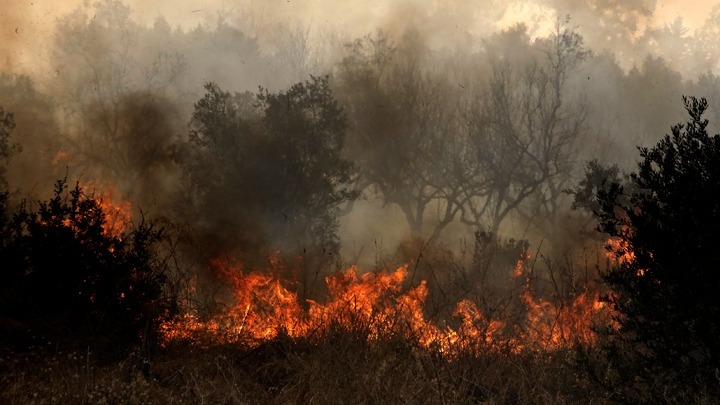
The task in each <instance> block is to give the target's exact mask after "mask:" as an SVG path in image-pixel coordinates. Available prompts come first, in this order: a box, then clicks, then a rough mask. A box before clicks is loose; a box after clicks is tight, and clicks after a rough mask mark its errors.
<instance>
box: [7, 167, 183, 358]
mask: <svg viewBox="0 0 720 405" xmlns="http://www.w3.org/2000/svg"><path fill="white" fill-rule="evenodd" d="M0 208H3V209H5V210H6V209H7V207H6V206H3V207H0ZM5 214H6V215H5V219H6V220H5V221H3V222H2V223H0V227H1V228H0V263H1V265H0V321H1V322H2V323H1V324H0V327H1V328H2V329H3V337H4V338H5V339H7V341H6V342H5V343H10V344H19V345H20V346H22V345H23V344H27V341H26V340H24V339H26V338H28V337H30V336H36V337H40V336H43V337H44V338H45V339H48V340H49V341H52V342H53V343H56V344H59V345H61V346H68V347H78V348H86V347H91V348H93V349H94V350H98V351H100V352H102V353H103V354H105V355H108V356H114V355H121V354H123V352H124V351H125V349H127V348H129V347H130V346H131V345H134V344H138V343H141V342H143V343H150V342H152V340H153V339H154V336H153V332H154V328H155V327H156V326H157V322H158V321H159V319H160V318H161V317H162V316H163V315H165V314H166V313H167V311H168V310H169V309H170V307H169V305H168V304H169V302H170V301H169V300H167V299H165V298H163V297H164V296H163V286H164V281H165V279H164V275H163V274H162V273H161V272H160V271H159V270H158V266H157V264H156V263H155V262H154V255H153V252H152V248H153V246H154V244H155V243H156V242H157V241H158V240H159V238H160V237H161V231H160V230H158V229H155V227H153V226H152V225H149V224H147V223H145V222H144V221H143V222H142V223H140V224H139V225H138V226H137V227H135V228H134V229H133V230H132V231H125V232H124V233H122V234H120V235H113V234H111V233H109V232H107V231H106V230H105V229H104V228H103V225H104V223H105V221H106V214H105V213H104V212H103V210H102V207H101V206H100V202H99V201H98V200H96V199H94V198H92V197H88V196H86V195H85V194H84V193H83V190H82V189H81V188H80V187H79V186H77V185H76V186H75V187H74V188H73V189H72V190H70V191H69V192H67V185H66V181H65V180H60V181H58V182H57V184H56V187H55V193H54V196H53V197H52V198H51V199H50V200H49V201H45V202H40V203H39V204H38V206H37V209H30V208H29V207H28V204H26V203H24V204H22V205H21V206H20V207H19V209H18V210H17V212H15V213H14V214H13V215H12V216H10V215H7V212H5Z"/></svg>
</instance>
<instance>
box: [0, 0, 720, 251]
mask: <svg viewBox="0 0 720 405" xmlns="http://www.w3.org/2000/svg"><path fill="white" fill-rule="evenodd" d="M713 6H714V3H713V2H701V3H695V4H694V5H693V7H692V8H691V9H689V8H687V7H686V6H685V5H684V4H683V2H682V1H679V0H673V1H664V2H657V1H654V0H633V1H623V2H618V1H613V0H583V1H575V0H526V1H519V0H518V1H511V2H504V1H486V2H482V4H478V2H475V1H469V0H468V1H449V2H448V1H440V0H432V1H428V0H395V1H381V0H372V1H368V2H339V1H331V0H317V1H313V2H299V1H294V0H291V1H287V0H273V1H246V2H231V1H225V0H213V1H204V2H190V1H184V2H179V1H175V0H163V1H154V2H147V1H141V0H126V1H124V2H123V1H119V0H105V1H100V2H97V3H94V2H93V3H90V2H83V1H81V0H77V1H64V2H48V1H24V2H16V1H12V2H11V1H9V0H3V1H2V2H1V3H0V13H1V15H0V56H2V58H0V70H1V71H2V72H3V73H4V76H2V82H1V83H0V85H1V86H2V89H1V90H2V91H0V105H2V106H3V108H4V109H5V110H6V111H13V112H15V114H16V122H17V124H18V125H17V128H16V130H15V132H14V135H13V138H14V142H15V143H17V144H18V145H20V146H21V148H22V152H21V153H20V154H18V155H17V156H15V157H14V158H13V161H12V163H11V166H10V168H9V172H8V176H9V177H10V178H9V180H10V184H11V185H12V186H13V187H14V188H16V189H23V190H26V191H32V190H36V191H42V190H44V189H45V187H46V186H44V185H42V186H41V183H43V182H44V183H47V182H50V183H51V182H52V181H53V177H57V176H62V175H63V174H64V173H65V172H66V170H67V171H69V174H70V175H71V177H72V176H75V177H83V178H87V179H100V180H105V181H110V182H112V183H114V184H116V185H117V187H118V189H119V190H120V191H121V193H122V195H123V197H124V198H128V199H130V200H131V201H132V202H133V204H134V206H136V207H141V208H142V209H143V210H145V211H147V212H150V213H155V214H157V215H162V216H168V217H172V216H173V215H175V219H176V220H178V221H181V222H184V223H193V221H194V220H195V219H194V218H189V217H188V215H189V214H188V211H187V207H188V206H190V205H192V204H191V200H192V199H193V198H194V196H187V195H184V194H183V192H182V191H181V190H182V187H183V186H184V185H186V184H187V181H188V179H187V178H186V177H184V176H185V174H184V172H183V167H184V166H186V165H187V157H188V153H189V152H188V149H189V148H191V147H192V145H190V143H189V141H188V132H189V128H188V123H189V122H190V118H191V114H192V112H193V109H194V103H196V102H197V101H198V100H199V99H200V98H201V97H202V95H203V94H204V90H203V85H204V83H205V82H208V81H211V82H214V83H217V85H218V86H219V88H220V89H222V90H224V91H228V92H233V93H234V92H240V93H241V92H243V91H251V92H255V91H257V88H258V86H262V87H263V88H265V89H267V90H268V91H270V92H279V91H284V90H286V89H288V88H289V87H290V86H292V85H293V84H294V83H297V82H300V81H303V80H306V79H307V78H308V77H309V75H310V74H314V75H323V74H330V75H331V84H332V87H333V91H334V96H335V97H336V98H337V99H338V100H339V101H340V102H341V103H342V104H343V105H344V107H345V109H346V113H347V118H348V123H349V124H350V129H349V134H348V139H347V144H346V148H345V150H344V153H345V156H346V157H347V158H350V159H352V160H354V161H355V163H356V164H357V165H358V166H360V167H359V169H360V171H361V172H362V171H363V170H365V177H364V181H365V183H363V184H362V185H363V187H362V188H363V189H364V191H365V194H364V199H363V200H362V201H360V202H358V203H356V204H355V205H354V206H352V207H350V208H352V209H351V210H350V213H349V214H346V215H344V216H341V217H340V223H341V228H340V244H341V247H342V251H343V253H344V257H345V259H346V260H348V261H357V260H365V261H366V262H370V261H375V260H376V256H377V252H382V255H385V254H388V255H389V254H392V252H393V250H394V247H395V245H398V244H399V243H400V241H401V240H402V239H403V238H404V237H405V236H407V235H408V234H411V233H413V234H414V236H416V237H430V236H433V237H438V238H440V237H442V238H444V240H449V241H457V240H459V239H461V238H463V237H464V235H467V234H471V232H472V230H473V227H474V225H467V223H472V221H471V220H470V219H468V218H469V216H471V213H470V211H472V210H470V209H466V208H462V209H461V208H458V209H457V211H453V209H455V208H454V207H455V206H454V205H453V204H456V203H457V201H456V200H458V199H459V197H458V196H457V195H458V194H452V193H453V192H455V191H456V190H457V189H459V187H460V186H461V184H460V183H453V182H451V181H448V180H447V179H448V178H450V177H452V176H453V175H455V174H456V173H455V172H458V171H460V170H463V169H467V170H470V169H473V170H479V169H478V168H477V167H471V166H468V165H467V164H466V163H467V162H470V161H472V159H473V156H475V157H477V156H476V155H472V153H475V152H477V150H472V148H470V147H464V146H463V145H465V146H467V145H468V143H467V142H468V139H470V138H471V135H472V134H471V132H472V130H471V128H475V130H477V128H486V126H485V127H483V125H487V122H486V121H487V120H485V121H483V120H484V119H486V118H487V116H488V112H489V111H490V110H491V109H492V108H493V104H492V98H491V96H492V95H493V91H496V92H497V91H498V89H501V88H503V87H502V86H501V85H506V87H504V88H503V89H505V90H507V94H508V96H509V97H510V98H512V97H515V99H520V98H521V97H523V96H524V95H525V94H524V93H523V91H524V90H523V87H522V86H523V85H526V86H527V85H533V86H535V87H533V89H541V86H540V85H538V82H537V80H539V79H538V77H540V76H541V74H544V73H546V71H541V70H535V71H533V69H548V66H550V65H551V63H550V62H548V59H547V57H548V49H550V48H549V47H550V46H551V45H552V35H553V34H554V33H556V31H555V30H556V29H557V27H558V26H557V24H558V23H560V26H561V28H567V29H570V30H572V31H573V32H575V33H577V34H579V35H580V36H582V38H583V40H584V43H583V45H584V47H585V49H587V50H589V51H592V54H593V55H592V56H591V57H588V58H587V59H585V60H584V61H582V62H581V63H578V64H577V66H573V68H572V69H568V71H567V75H568V76H567V80H566V81H565V82H564V85H563V88H562V89H561V90H562V92H563V97H564V98H563V99H562V103H561V104H562V108H563V109H565V110H563V111H565V112H567V114H569V115H570V111H575V110H570V109H569V107H571V106H586V105H587V106H588V107H587V109H586V110H582V111H580V110H577V111H578V113H583V114H587V116H586V117H585V118H586V119H585V120H584V121H583V122H582V125H580V126H579V127H578V128H579V129H578V131H579V135H578V138H577V142H576V143H575V144H573V148H575V149H573V151H576V152H577V153H576V154H575V159H574V161H573V162H572V163H573V164H574V166H573V170H568V173H565V174H566V175H567V176H566V177H567V178H566V179H565V181H566V183H563V184H556V185H554V186H558V187H560V186H563V187H567V186H570V185H571V183H572V182H573V181H577V179H578V177H579V176H580V175H581V172H582V168H581V165H582V162H583V161H585V160H587V159H589V158H592V157H598V158H601V159H604V160H606V161H607V163H616V164H619V165H621V166H622V167H623V168H626V169H632V165H633V159H634V156H635V154H636V151H635V149H634V148H635V146H636V145H648V144H652V143H654V142H655V141H656V140H657V139H658V138H659V137H660V136H662V135H664V134H665V133H667V132H668V131H669V128H670V125H672V124H674V123H676V122H680V121H682V120H683V119H684V118H683V110H682V104H681V101H680V96H681V95H682V94H696V95H701V96H706V97H708V98H709V99H710V100H711V109H712V110H711V113H712V114H714V116H715V117H720V113H719V111H720V105H713V101H714V100H717V101H718V102H719V103H720V84H719V82H720V81H718V79H717V77H716V76H715V75H714V73H713V72H716V71H717V69H718V62H720V60H718V59H717V56H715V55H717V52H716V51H717V49H716V48H715V47H716V46H717V45H715V44H714V42H715V38H716V35H714V33H717V31H718V29H719V28H718V27H720V23H719V22H718V21H720V19H718V18H717V15H718V8H715V13H712V12H711V10H712V9H713ZM565 16H569V18H570V20H569V22H567V23H566V22H565V19H564V18H565ZM678 17H681V18H682V20H678V19H677V18H678ZM373 41H375V43H373ZM382 41H385V42H382ZM352 43H354V44H355V46H347V44H352ZM532 72H535V76H532V75H531V73H532ZM563 74H564V73H563ZM703 74H705V75H704V76H701V75H703ZM503 75H504V76H503ZM500 79H503V80H505V82H503V81H502V80H500ZM532 80H536V81H535V82H532ZM493 86H495V87H493ZM525 88H527V87H525ZM533 91H535V90H533ZM495 94H497V93H495ZM517 105H518V106H520V105H521V104H520V103H518V104H517ZM471 118H472V119H471ZM710 118H713V117H710ZM567 122H570V120H569V119H568V120H566V121H563V122H562V124H563V125H566V123H567ZM428 134H429V135H428ZM426 135H427V136H426ZM463 136H464V137H465V138H463ZM475 140H476V141H477V139H475ZM363 142H365V144H362V143H363ZM268 161H272V159H268ZM398 162H401V163H402V164H398ZM568 164H569V163H568ZM370 165H375V169H376V170H375V172H376V174H383V173H385V174H388V173H390V174H393V175H397V178H395V179H392V180H393V181H395V182H396V184H395V185H394V186H393V187H395V188H393V187H388V185H387V184H385V183H382V182H380V181H379V180H378V179H377V178H373V177H368V176H369V174H368V170H367V169H368V167H369V166H370ZM463 165H464V166H463ZM371 174H372V173H371ZM414 174H417V175H418V176H419V177H415V176H413V175H414ZM417 178H422V179H423V180H424V181H427V182H428V184H431V185H432V187H434V188H432V187H430V188H429V189H432V190H434V191H433V192H432V193H429V192H428V191H427V190H428V189H423V188H422V187H419V186H418V185H417V184H416V183H413V182H415V181H416V180H417ZM443 182H444V183H443ZM437 184H443V186H441V187H438V186H437ZM255 187H258V188H261V187H278V186H277V185H273V184H270V185H262V184H255ZM273 191H274V189H273ZM544 192H547V193H549V192H550V191H549V190H545V191H544ZM413 193H414V194H413ZM408 195H415V196H416V197H418V198H420V200H418V199H417V198H416V200H415V201H414V202H413V203H408V202H407V201H406V200H407V197H408ZM234 196H235V198H238V199H241V198H244V197H243V192H237V193H236V194H234ZM545 197H547V196H537V197H536V200H535V201H534V202H533V204H535V205H533V206H532V209H530V208H528V207H525V208H526V209H525V211H523V212H520V211H518V212H516V213H515V216H514V217H513V216H511V217H509V218H508V219H507V221H505V222H503V226H501V227H500V229H501V230H502V231H504V232H506V233H508V234H513V236H517V237H526V236H528V235H542V232H544V231H543V230H542V229H545V228H551V227H552V226H554V227H556V229H560V228H563V229H569V228H573V227H572V226H565V224H560V223H556V222H552V221H545V222H546V223H544V224H539V223H533V224H532V226H531V225H528V220H527V219H528V217H531V216H532V215H536V214H533V213H534V212H537V210H540V208H538V207H540V206H541V205H542V204H541V202H542V201H543V198H545ZM423 199H426V200H427V201H425V200H423ZM222 203H223V204H226V205H223V204H219V206H218V207H217V208H216V209H215V210H214V212H213V213H211V214H212V215H210V216H211V217H213V221H214V222H213V223H215V224H228V221H226V220H225V219H224V217H223V216H224V215H234V214H232V213H236V212H237V210H233V209H232V207H231V205H232V204H236V203H234V202H233V201H223V202H222ZM526 203H528V204H529V202H527V201H526ZM413 204H415V205H413ZM543 209H544V208H543ZM448 211H452V215H454V217H452V221H450V222H449V223H448V224H444V222H443V221H444V220H445V219H446V218H447V217H446V215H447V212H448ZM179 213H182V214H179ZM461 215H465V216H466V217H465V218H463V219H465V223H466V224H465V225H462V224H460V221H459V220H460V218H461ZM548 215H549V214H548ZM553 215H555V214H553ZM557 215H560V214H557ZM178 217H182V218H178ZM478 217H479V216H478ZM548 218H549V217H548ZM553 218H555V217H553ZM246 219H247V220H248V221H246V222H244V224H245V226H246V227H247V230H246V232H245V233H246V234H247V233H252V232H253V231H254V229H256V228H258V227H255V225H256V224H252V219H253V218H246ZM476 219H477V218H476ZM495 220H496V221H499V219H497V218H496V219H495ZM196 222H198V223H199V222H202V221H199V220H198V221H196ZM241 222H242V221H241ZM475 222H477V221H475ZM438 224H441V225H442V228H441V227H440V225H438ZM206 225H207V223H205V224H199V225H198V226H200V227H202V226H206ZM475 225H476V224H475ZM210 228H212V227H210ZM436 229H440V230H439V231H437V232H435V230H436ZM204 232H205V233H206V234H207V235H208V237H207V243H208V244H215V245H218V246H219V245H223V244H222V243H220V242H218V241H220V240H224V239H232V238H234V237H236V232H233V231H232V230H231V229H226V228H224V227H220V226H219V225H218V226H217V228H213V229H205V230H204ZM563 232H565V231H563ZM234 235H235V236H234ZM563 238H566V239H567V238H568V237H567V236H563ZM213 240H214V241H213ZM258 243H260V242H258ZM449 243H454V242H449ZM229 244H232V243H229ZM361 256H362V257H361Z"/></svg>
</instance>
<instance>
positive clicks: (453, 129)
mask: <svg viewBox="0 0 720 405" xmlns="http://www.w3.org/2000/svg"><path fill="white" fill-rule="evenodd" d="M347 51H348V54H347V56H346V57H345V58H344V59H343V61H342V62H341V64H340V67H339V75H338V76H339V78H340V84H339V87H340V94H341V98H342V100H343V101H344V103H345V104H346V105H347V106H348V111H349V113H350V117H351V120H352V121H351V123H352V128H353V129H352V132H351V136H350V138H349V145H348V147H349V150H350V153H351V154H352V155H353V156H354V158H355V160H356V162H357V165H358V167H359V168H360V171H361V188H362V189H364V190H366V191H369V192H372V193H374V194H375V195H376V196H377V197H378V198H380V199H381V200H382V201H383V203H384V204H393V205H396V206H398V207H399V208H400V209H401V210H402V212H403V213H404V215H405V218H406V220H407V223H408V226H409V228H410V233H411V234H412V235H414V236H421V235H426V234H425V232H426V231H428V232H429V233H428V234H429V235H431V236H437V235H438V234H439V233H440V232H441V231H442V230H443V229H444V228H445V227H446V226H447V225H448V224H450V223H451V222H452V221H453V220H454V219H455V217H456V215H457V214H458V213H459V212H460V207H458V205H457V203H458V202H459V201H460V198H459V193H460V187H461V183H460V182H458V179H459V178H461V176H460V177H459V176H458V173H456V172H457V171H462V170H463V169H462V165H460V164H459V162H458V161H457V160H456V157H457V147H458V145H461V143H460V142H458V139H457V136H458V135H459V133H460V131H459V130H458V129H459V128H458V123H459V120H458V114H457V111H458V110H459V109H458V108H457V103H458V102H459V100H458V99H457V98H456V95H455V94H454V89H453V88H452V87H451V85H450V83H449V82H448V81H447V80H446V79H445V78H443V77H442V76H441V75H438V74H434V72H432V70H431V69H429V68H428V67H427V65H426V64H424V62H425V60H424V58H425V56H426V53H427V50H426V49H425V48H424V47H423V44H422V43H421V42H420V39H419V37H418V35H417V34H416V33H414V32H412V31H411V32H408V33H406V34H405V35H404V36H403V37H402V38H401V39H400V40H399V41H398V43H397V45H396V46H394V45H392V44H391V42H390V40H389V39H388V38H387V37H386V36H385V35H383V34H382V33H381V34H379V35H377V36H375V37H366V38H363V39H360V40H356V41H355V42H352V43H350V44H348V45H347ZM431 208H437V213H438V215H437V217H436V218H434V219H435V220H434V221H433V220H432V219H430V218H428V217H429V215H428V211H429V209H431Z"/></svg>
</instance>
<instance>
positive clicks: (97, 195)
mask: <svg viewBox="0 0 720 405" xmlns="http://www.w3.org/2000/svg"><path fill="white" fill-rule="evenodd" d="M82 189H83V190H91V193H90V197H89V198H92V199H93V200H95V201H96V202H97V203H98V205H99V206H100V208H101V209H102V211H103V213H104V214H105V221H104V222H103V233H104V234H105V235H106V236H112V237H119V236H120V235H122V234H123V232H125V229H126V228H127V227H128V225H130V222H131V220H132V205H131V204H130V201H129V200H122V201H118V199H117V198H116V194H117V192H116V188H115V185H114V184H112V183H103V184H94V183H86V184H83V185H82Z"/></svg>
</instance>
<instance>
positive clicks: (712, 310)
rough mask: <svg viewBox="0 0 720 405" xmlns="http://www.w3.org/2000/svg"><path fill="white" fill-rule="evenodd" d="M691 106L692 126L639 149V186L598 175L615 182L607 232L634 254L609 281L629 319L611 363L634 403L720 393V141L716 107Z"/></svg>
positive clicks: (602, 208)
mask: <svg viewBox="0 0 720 405" xmlns="http://www.w3.org/2000/svg"><path fill="white" fill-rule="evenodd" d="M683 100H684V102H685V108H686V109H687V111H688V113H689V114H690V117H691V120H690V121H689V122H688V123H687V124H685V125H681V124H679V125H676V126H674V127H673V128H672V134H671V135H667V136H665V137H664V138H663V139H662V140H661V141H660V142H658V143H657V145H655V146H654V147H652V148H639V150H640V156H641V158H642V161H641V162H640V163H639V165H638V171H637V172H636V173H631V174H630V177H629V184H627V185H625V186H624V185H622V184H620V183H619V182H618V180H617V172H616V171H615V170H612V169H609V170H606V171H598V170H597V168H595V169H593V167H590V169H589V170H588V173H590V174H592V173H596V174H597V173H599V172H600V173H604V174H605V175H606V176H608V177H611V178H614V179H612V181H611V182H609V183H608V184H605V185H604V186H602V187H598V188H597V192H596V196H597V200H596V202H595V203H596V204H597V205H595V207H594V208H596V216H597V218H598V219H599V226H598V229H599V230H600V231H602V232H604V233H606V234H609V235H610V236H612V237H614V238H618V239H619V240H620V241H621V242H622V244H621V246H623V245H624V246H626V248H624V249H621V251H620V252H617V254H618V257H619V256H620V255H622V254H623V253H625V251H629V252H632V253H633V254H634V259H631V260H619V261H618V263H617V264H616V265H614V266H612V267H611V268H610V270H609V271H608V272H607V273H606V274H605V275H604V280H605V282H606V283H607V284H608V285H609V286H610V287H611V288H612V289H613V291H614V294H612V295H610V296H609V297H608V298H607V299H608V301H609V302H611V303H612V305H613V307H614V308H615V309H616V310H617V311H618V313H619V316H618V317H617V319H616V320H617V321H618V325H619V328H618V329H617V330H611V331H610V335H611V336H612V337H614V339H612V341H613V342H614V343H615V345H614V347H611V348H609V350H608V355H609V356H610V359H611V360H612V361H614V362H616V365H618V366H619V367H617V371H618V374H617V376H616V377H617V380H616V381H615V382H616V383H621V384H627V385H629V386H631V389H630V391H628V392H634V393H635V394H638V395H639V397H638V398H634V399H632V401H649V402H657V401H667V400H668V398H672V397H674V398H675V399H676V400H678V401H681V402H682V401H683V400H689V398H690V397H688V396H687V395H692V393H697V392H699V391H706V390H710V391H711V392H716V393H720V381H718V377H717V376H718V367H720V339H719V338H720V294H718V290H719V289H720V272H718V268H719V267H720V249H719V248H718V246H720V236H719V235H720V234H719V233H718V227H719V226H720V202H718V200H717V198H716V197H715V196H717V195H718V194H719V193H720V137H718V136H710V135H708V133H707V130H706V128H707V125H708V121H707V120H705V119H703V118H702V115H703V113H704V112H705V111H706V109H707V107H708V105H707V101H706V100H705V99H700V100H698V99H696V98H684V99H683ZM586 181H590V180H588V179H586ZM668 384H672V385H673V386H675V387H681V388H679V390H680V391H684V392H685V394H682V393H678V392H668V389H667V387H668V386H669V385H668ZM639 387H642V389H638V388H639ZM662 387H665V388H662ZM670 391H672V389H670ZM688 393H689V394H688ZM686 394H687V395H686ZM683 398H684V399H683ZM626 399H627V398H626Z"/></svg>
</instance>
